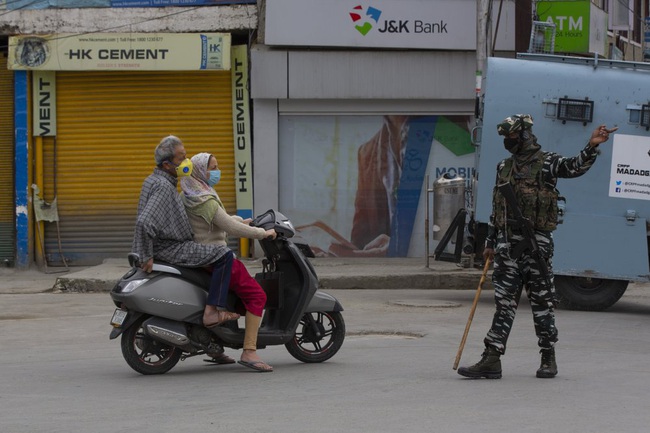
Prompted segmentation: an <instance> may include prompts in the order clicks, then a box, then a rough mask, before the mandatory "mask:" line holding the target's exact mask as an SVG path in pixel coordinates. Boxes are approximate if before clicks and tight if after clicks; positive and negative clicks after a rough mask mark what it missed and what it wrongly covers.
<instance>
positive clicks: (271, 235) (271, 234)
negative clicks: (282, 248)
mask: <svg viewBox="0 0 650 433" xmlns="http://www.w3.org/2000/svg"><path fill="white" fill-rule="evenodd" d="M277 236H278V234H277V233H276V232H275V230H274V229H269V230H267V231H266V233H265V234H264V238H265V239H269V238H270V239H275V238H276V237H277Z"/></svg>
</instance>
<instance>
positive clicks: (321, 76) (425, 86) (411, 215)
mask: <svg viewBox="0 0 650 433" xmlns="http://www.w3.org/2000/svg"><path fill="white" fill-rule="evenodd" d="M407 1H409V5H408V7H402V6H403V4H402V3H401V2H397V1H395V2H384V3H382V9H381V10H380V9H377V8H374V7H370V6H369V7H362V6H358V3H356V2H354V1H343V2H340V3H341V4H340V7H339V8H333V7H331V5H329V4H328V5H323V4H322V2H318V1H316V0H304V1H303V0H301V1H297V0H296V1H291V0H283V1H274V0H268V1H267V4H266V23H265V34H264V42H265V45H258V46H255V47H254V48H253V49H252V51H251V65H252V77H251V90H252V97H253V102H254V136H255V143H256V146H255V171H254V172H255V208H256V209H267V208H270V207H272V208H278V209H280V210H281V211H282V212H283V213H285V214H286V215H287V216H289V217H290V218H291V219H292V221H293V223H294V225H295V226H297V227H298V229H299V234H298V238H302V240H303V241H304V242H305V243H307V244H309V245H310V247H311V248H312V250H313V251H314V252H315V253H316V254H319V255H334V256H350V257H373V256H390V257H405V256H410V257H422V256H424V254H425V230H429V231H431V227H425V219H426V215H427V212H429V213H431V209H426V204H425V203H426V195H427V194H428V192H427V189H428V188H431V182H433V181H434V180H435V179H437V178H438V177H440V176H442V175H443V174H449V175H452V176H456V175H458V176H462V177H464V178H465V179H468V180H469V179H470V177H471V176H472V174H473V172H474V165H475V163H474V159H475V148H474V146H473V145H472V144H471V138H470V137H471V133H472V128H473V125H474V123H475V122H474V117H473V115H474V108H475V95H476V93H475V84H476V79H475V74H476V54H475V52H474V49H475V47H476V36H475V33H474V32H473V31H471V30H472V23H471V20H469V22H468V20H467V16H471V15H469V14H471V13H474V16H475V8H476V4H475V2H470V1H465V0H463V1H460V2H459V1H448V2H445V1H443V2H437V3H436V6H435V7H433V6H432V5H431V3H430V2H428V1H422V0H407ZM438 3H440V4H438ZM400 5H401V6H400ZM287 6H290V8H288V7H287ZM506 10H507V13H508V14H510V15H508V23H510V25H511V28H510V32H511V33H514V14H512V12H513V11H514V4H513V3H510V2H508V4H507V5H506ZM308 11H310V12H309V13H310V14H311V15H312V16H319V24H315V23H313V22H311V21H309V22H305V21H304V20H303V21H301V20H298V19H295V20H293V21H291V20H292V19H293V18H297V17H298V16H301V14H303V13H308ZM406 14H408V16H407V15H406ZM433 17H435V18H436V19H435V20H434V19H433ZM461 17H462V18H461ZM287 21H291V22H292V23H293V25H292V26H287V25H286V23H287ZM475 27H476V26H474V29H475ZM505 27H506V29H508V26H507V25H506V26H505ZM513 36H514V34H509V33H508V32H507V31H503V33H502V34H501V36H500V37H498V38H497V46H498V48H499V49H502V50H503V49H507V46H508V45H512V48H510V49H514V37H513ZM508 41H510V42H508ZM315 46H316V47H318V49H313V47H315ZM305 47H310V49H305ZM261 137H263V144H262V142H261ZM273 155H277V159H278V161H279V163H278V165H277V167H274V166H273V165H271V164H264V161H268V160H269V158H271V157H272V156H273ZM427 176H429V178H430V183H429V185H427V183H426V178H427Z"/></svg>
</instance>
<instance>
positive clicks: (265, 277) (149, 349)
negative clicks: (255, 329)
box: [110, 210, 345, 375]
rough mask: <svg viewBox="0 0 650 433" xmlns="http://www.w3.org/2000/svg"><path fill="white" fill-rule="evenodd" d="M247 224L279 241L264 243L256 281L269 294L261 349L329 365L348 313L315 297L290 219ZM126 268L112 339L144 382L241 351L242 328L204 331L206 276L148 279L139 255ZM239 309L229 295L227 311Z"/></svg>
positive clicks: (272, 217)
mask: <svg viewBox="0 0 650 433" xmlns="http://www.w3.org/2000/svg"><path fill="white" fill-rule="evenodd" d="M250 224H251V225H252V226H255V227H261V228H263V229H265V230H268V229H271V228H273V229H275V231H276V233H277V237H276V238H275V239H270V238H267V239H263V240H261V241H259V242H260V245H261V246H262V250H263V251H264V256H265V257H264V259H263V261H262V272H261V273H258V274H256V275H255V278H256V279H257V281H258V282H259V283H260V285H261V286H262V288H263V289H264V290H265V292H266V294H267V303H266V307H265V310H264V315H263V318H262V323H261V325H260V329H259V334H258V339H257V347H258V348H259V349H262V348H265V347H266V346H272V345H281V344H284V345H285V347H286V349H287V351H288V352H289V353H290V354H291V355H292V356H293V357H294V358H296V359H297V360H299V361H302V362H305V363H318V362H323V361H326V360H328V359H330V358H331V357H332V356H334V355H335V354H336V353H337V352H338V350H339V349H340V348H341V345H342V344H343V340H344V339H345V322H344V320H343V316H342V314H341V312H342V311H343V307H342V306H341V304H340V303H339V302H338V300H337V299H336V298H334V297H333V296H331V295H329V294H327V293H324V292H322V291H320V290H318V277H317V276H316V271H315V270H314V267H313V266H312V264H311V263H310V262H309V260H308V259H307V258H305V256H304V254H303V253H302V251H301V247H299V246H298V245H296V244H295V243H293V242H292V241H290V238H291V237H292V236H293V235H294V234H295V229H294V228H293V225H292V224H291V221H289V219H288V218H286V217H285V216H284V215H282V214H281V213H279V212H275V211H273V210H269V211H267V212H265V213H263V214H261V215H260V216H258V217H257V218H255V219H254V220H253V221H252V222H251V223H250ZM302 248H304V247H302ZM128 260H129V264H130V265H131V267H132V268H131V269H130V270H129V271H128V272H127V273H126V274H125V275H124V276H123V277H122V278H121V279H120V281H118V283H117V284H116V285H115V287H114V288H113V289H112V290H111V292H110V295H111V298H112V300H113V303H114V304H115V306H116V307H117V308H116V310H115V312H114V313H113V317H112V318H111V322H110V323H111V325H112V326H113V330H112V331H111V333H110V339H111V340H113V339H115V338H117V337H118V336H120V335H121V336H122V338H121V347H122V355H123V356H124V359H125V360H126V363H127V364H128V365H129V366H130V367H131V368H132V369H134V370H135V371H137V372H138V373H141V374H145V375H148V374H163V373H166V372H168V371H169V370H171V369H172V368H173V367H174V366H175V365H176V364H177V363H178V362H179V361H180V360H185V359H187V358H189V357H193V356H198V355H208V356H210V357H213V358H216V357H218V356H219V355H220V354H222V353H223V351H224V347H229V348H233V349H240V348H242V346H243V342H244V329H243V328H240V327H239V324H238V322H237V321H231V322H226V323H224V324H223V325H220V326H217V327H213V328H210V329H208V328H206V327H204V326H203V322H202V318H203V310H204V307H205V302H206V299H207V290H208V287H209V284H210V274H209V273H208V272H207V271H205V270H203V269H196V268H184V267H180V266H175V265H172V264H169V263H162V262H156V263H154V265H153V271H152V272H151V273H147V272H145V271H143V270H142V269H140V258H139V257H138V256H137V254H134V253H131V254H129V255H128ZM236 301H237V299H236V296H235V295H234V294H232V293H231V294H229V307H230V308H229V309H233V308H234V305H235V302H236Z"/></svg>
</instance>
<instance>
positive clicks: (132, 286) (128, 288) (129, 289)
mask: <svg viewBox="0 0 650 433" xmlns="http://www.w3.org/2000/svg"><path fill="white" fill-rule="evenodd" d="M147 281H149V280H147V279H143V280H133V281H129V282H128V283H127V284H126V285H125V286H124V287H123V288H122V293H130V292H132V291H134V290H135V289H137V288H138V287H140V286H141V285H143V284H144V283H146V282H147Z"/></svg>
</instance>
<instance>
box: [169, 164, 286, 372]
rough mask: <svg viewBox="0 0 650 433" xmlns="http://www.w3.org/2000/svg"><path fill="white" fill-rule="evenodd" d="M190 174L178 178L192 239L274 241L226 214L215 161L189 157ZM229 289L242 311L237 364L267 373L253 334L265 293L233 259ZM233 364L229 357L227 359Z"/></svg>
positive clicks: (271, 232)
mask: <svg viewBox="0 0 650 433" xmlns="http://www.w3.org/2000/svg"><path fill="white" fill-rule="evenodd" d="M192 164H193V167H194V168H193V170H192V175H191V176H188V177H184V178H182V179H181V182H180V183H181V189H182V190H183V194H182V198H183V203H184V204H185V210H186V211H187V216H188V218H189V220H190V224H191V225H192V230H193V232H194V240H195V241H196V242H200V243H203V244H218V245H223V246H226V245H227V235H232V236H236V237H242V238H249V239H264V238H267V237H273V238H275V236H276V233H275V230H273V229H270V230H264V229H262V228H259V227H251V226H249V225H248V223H249V222H250V220H243V219H242V218H241V217H239V216H231V215H228V214H227V213H226V210H225V208H224V205H223V203H222V202H221V200H220V199H219V195H218V194H217V193H216V191H215V190H214V188H213V186H214V185H216V184H217V183H218V182H219V179H220V178H221V170H219V169H218V168H217V167H218V164H217V159H216V158H215V157H214V156H212V155H210V154H209V153H199V154H196V155H194V156H193V157H192ZM229 290H230V291H232V292H233V293H235V294H236V295H237V296H238V297H239V299H241V301H242V303H243V304H244V308H245V310H246V311H245V314H246V316H245V331H244V347H243V352H242V355H241V358H240V360H239V363H240V364H242V365H244V366H246V367H249V368H252V369H254V370H258V371H263V372H270V371H273V367H271V366H270V365H268V364H266V363H265V362H264V361H262V359H261V358H260V357H259V356H258V355H257V333H258V329H259V326H260V322H261V321H262V312H263V310H264V306H265V304H266V293H264V290H262V287H261V286H260V285H259V284H258V282H257V281H255V279H254V278H253V277H251V276H250V274H249V273H248V270H247V269H246V267H245V266H244V264H243V263H242V262H241V261H240V260H238V259H236V258H235V259H234V260H233V264H232V274H231V279H230V286H229ZM229 360H231V362H234V360H232V358H229Z"/></svg>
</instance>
